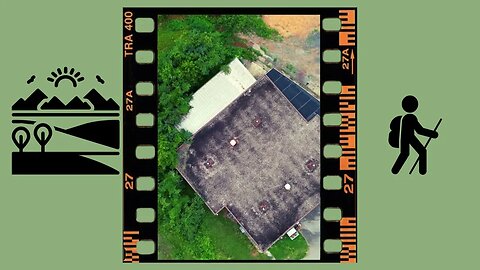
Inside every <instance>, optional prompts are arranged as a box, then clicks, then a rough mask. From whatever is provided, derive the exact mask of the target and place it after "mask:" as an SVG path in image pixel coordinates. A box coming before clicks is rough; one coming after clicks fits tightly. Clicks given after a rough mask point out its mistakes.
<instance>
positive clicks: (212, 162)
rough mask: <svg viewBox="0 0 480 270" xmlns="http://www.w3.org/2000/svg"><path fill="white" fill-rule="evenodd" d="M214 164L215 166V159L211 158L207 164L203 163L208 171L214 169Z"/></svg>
mask: <svg viewBox="0 0 480 270" xmlns="http://www.w3.org/2000/svg"><path fill="white" fill-rule="evenodd" d="M213 164H215V161H213V159H211V158H208V159H207V160H206V161H205V163H203V165H204V166H205V168H207V169H210V168H212V167H213Z"/></svg>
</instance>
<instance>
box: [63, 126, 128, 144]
mask: <svg viewBox="0 0 480 270" xmlns="http://www.w3.org/2000/svg"><path fill="white" fill-rule="evenodd" d="M55 130H57V131H59V132H62V133H65V134H68V135H71V136H75V137H78V138H82V139H84V140H88V141H91V142H94V143H98V144H101V145H105V146H108V147H112V148H115V149H118V148H119V147H120V137H119V134H120V124H119V121H118V120H103V121H95V122H89V123H86V124H83V125H79V126H75V127H72V128H68V129H63V128H59V127H55ZM92 131H93V132H92Z"/></svg>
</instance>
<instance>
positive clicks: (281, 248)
mask: <svg viewBox="0 0 480 270" xmlns="http://www.w3.org/2000/svg"><path fill="white" fill-rule="evenodd" d="M269 251H270V252H271V253H272V255H273V256H274V257H275V259H277V260H300V259H303V258H304V257H305V256H306V255H307V251H308V243H307V240H305V238H304V237H303V235H302V234H300V235H299V236H297V238H295V239H294V240H291V239H290V237H288V236H284V237H283V239H280V240H278V241H277V242H276V243H275V244H274V245H273V246H272V247H271V248H270V249H269Z"/></svg>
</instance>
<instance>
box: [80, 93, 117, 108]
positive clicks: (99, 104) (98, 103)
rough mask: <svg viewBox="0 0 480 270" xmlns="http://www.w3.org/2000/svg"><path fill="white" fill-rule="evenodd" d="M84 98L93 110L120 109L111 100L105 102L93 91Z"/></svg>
mask: <svg viewBox="0 0 480 270" xmlns="http://www.w3.org/2000/svg"><path fill="white" fill-rule="evenodd" d="M84 98H86V99H88V100H89V101H90V103H92V104H93V107H94V109H95V110H104V111H108V110H118V109H120V108H119V107H118V104H117V103H116V102H115V101H113V99H111V98H109V99H108V100H105V98H103V97H102V95H100V94H99V93H98V92H97V90H95V89H92V90H90V92H88V94H86V95H85V97H84Z"/></svg>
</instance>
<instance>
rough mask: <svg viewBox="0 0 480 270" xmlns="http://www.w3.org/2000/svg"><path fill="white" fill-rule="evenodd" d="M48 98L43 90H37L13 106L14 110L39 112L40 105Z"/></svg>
mask: <svg viewBox="0 0 480 270" xmlns="http://www.w3.org/2000/svg"><path fill="white" fill-rule="evenodd" d="M46 98H47V95H45V94H44V93H43V92H42V90H40V89H36V90H35V91H34V92H33V93H32V94H31V95H30V96H28V98H26V99H23V98H20V99H19V100H17V102H15V104H13V106H12V110H37V109H38V108H37V107H38V105H39V104H40V102H42V101H43V100H44V99H46Z"/></svg>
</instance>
